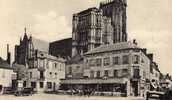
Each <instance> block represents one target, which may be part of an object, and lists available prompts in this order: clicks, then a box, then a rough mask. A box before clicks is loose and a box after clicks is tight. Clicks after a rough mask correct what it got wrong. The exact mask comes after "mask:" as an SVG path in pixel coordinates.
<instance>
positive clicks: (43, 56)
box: [14, 29, 65, 92]
mask: <svg viewBox="0 0 172 100" xmlns="http://www.w3.org/2000/svg"><path fill="white" fill-rule="evenodd" d="M49 50H50V43H48V42H46V41H43V40H40V39H36V38H34V37H32V36H30V37H28V36H27V33H26V29H25V33H24V37H23V39H21V40H20V44H19V45H16V48H15V62H14V63H15V64H21V65H24V66H25V67H26V68H27V70H26V77H25V78H26V79H25V80H24V81H23V86H24V87H32V88H34V90H35V91H38V92H39V91H40V92H42V91H54V90H57V89H58V87H59V80H60V79H61V78H65V60H64V59H63V58H61V57H56V56H52V55H51V54H49Z"/></svg>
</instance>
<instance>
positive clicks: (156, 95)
mask: <svg viewBox="0 0 172 100" xmlns="http://www.w3.org/2000/svg"><path fill="white" fill-rule="evenodd" d="M164 94H165V93H164V92H159V91H147V93H146V100H151V99H155V100H156V99H157V100H165V99H164ZM167 100H168V99H167Z"/></svg>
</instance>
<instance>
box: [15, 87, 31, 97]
mask: <svg viewBox="0 0 172 100" xmlns="http://www.w3.org/2000/svg"><path fill="white" fill-rule="evenodd" d="M33 94H34V91H33V88H22V89H18V90H17V91H15V94H14V95H15V96H29V95H33Z"/></svg>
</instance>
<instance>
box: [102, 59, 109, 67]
mask: <svg viewBox="0 0 172 100" xmlns="http://www.w3.org/2000/svg"><path fill="white" fill-rule="evenodd" d="M103 63H104V64H103V65H104V66H108V65H110V58H109V57H107V58H104V62H103Z"/></svg>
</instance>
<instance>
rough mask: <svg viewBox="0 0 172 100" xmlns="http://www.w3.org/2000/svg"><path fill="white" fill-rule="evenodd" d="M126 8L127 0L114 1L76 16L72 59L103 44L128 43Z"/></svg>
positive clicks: (102, 3) (74, 17) (101, 4)
mask: <svg viewBox="0 0 172 100" xmlns="http://www.w3.org/2000/svg"><path fill="white" fill-rule="evenodd" d="M126 6H127V4H126V0H112V1H107V2H101V3H100V8H99V9H98V8H95V7H93V8H89V9H87V10H84V11H82V12H80V13H77V14H74V15H73V21H72V22H73V29H72V40H73V42H72V46H73V48H72V57H73V56H75V55H77V54H80V55H82V54H83V53H85V52H87V51H90V50H92V49H93V48H96V47H98V46H100V45H102V44H112V43H118V42H126V41H127V32H126Z"/></svg>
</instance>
